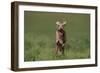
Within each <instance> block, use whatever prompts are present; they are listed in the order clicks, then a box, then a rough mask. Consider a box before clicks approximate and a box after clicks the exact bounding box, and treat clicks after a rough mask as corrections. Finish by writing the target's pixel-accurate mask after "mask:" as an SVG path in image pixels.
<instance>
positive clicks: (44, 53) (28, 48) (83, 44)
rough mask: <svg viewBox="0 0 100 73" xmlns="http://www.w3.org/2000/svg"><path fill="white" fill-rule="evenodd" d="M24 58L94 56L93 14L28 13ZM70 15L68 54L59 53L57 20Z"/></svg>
mask: <svg viewBox="0 0 100 73" xmlns="http://www.w3.org/2000/svg"><path fill="white" fill-rule="evenodd" d="M24 16H25V17H24V18H25V19H24V20H25V22H24V23H25V25H24V26H25V27H24V60H25V61H44V60H63V59H86V58H90V15H89V14H74V13H49V12H31V11H25V13H24ZM63 17H64V18H66V21H67V24H66V26H65V31H66V38H67V40H66V41H67V42H66V46H65V51H64V55H56V54H55V53H54V50H55V31H56V24H55V23H56V21H57V19H60V18H63Z"/></svg>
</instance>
